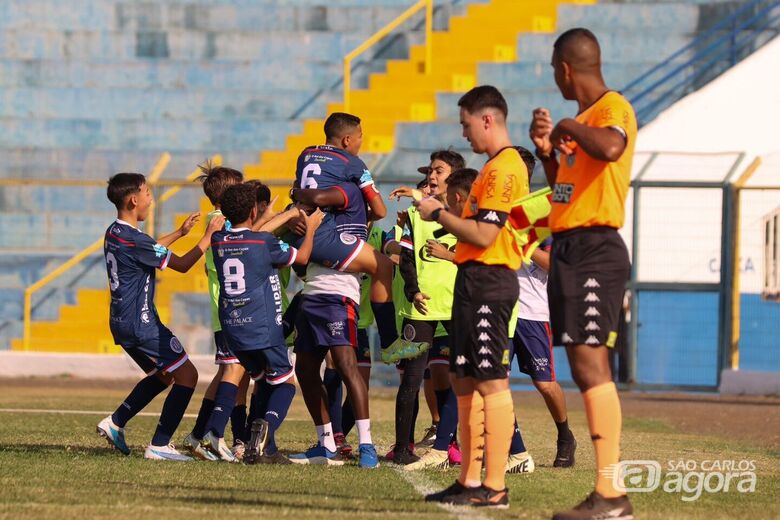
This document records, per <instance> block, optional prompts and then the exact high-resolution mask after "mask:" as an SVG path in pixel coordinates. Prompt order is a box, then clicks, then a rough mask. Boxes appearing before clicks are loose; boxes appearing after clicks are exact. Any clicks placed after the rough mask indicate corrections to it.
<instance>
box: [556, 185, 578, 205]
mask: <svg viewBox="0 0 780 520" xmlns="http://www.w3.org/2000/svg"><path fill="white" fill-rule="evenodd" d="M573 194H574V184H559V183H556V184H555V189H554V190H553V198H552V201H553V202H561V203H563V204H568V203H569V201H570V200H571V196H572V195H573Z"/></svg>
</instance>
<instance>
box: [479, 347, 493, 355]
mask: <svg viewBox="0 0 780 520" xmlns="http://www.w3.org/2000/svg"><path fill="white" fill-rule="evenodd" d="M479 353H480V354H483V355H487V354H490V349H489V348H487V347H486V346H484V345H482V348H481V349H479Z"/></svg>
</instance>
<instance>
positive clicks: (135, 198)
mask: <svg viewBox="0 0 780 520" xmlns="http://www.w3.org/2000/svg"><path fill="white" fill-rule="evenodd" d="M153 200H154V198H153V197H152V190H150V189H149V186H148V185H147V184H146V183H143V184H142V185H141V188H140V189H139V190H138V193H135V194H133V195H130V203H131V207H133V206H134V207H135V215H136V218H137V219H138V220H139V221H144V220H146V217H147V216H149V209H150V208H151V207H152V201H153Z"/></svg>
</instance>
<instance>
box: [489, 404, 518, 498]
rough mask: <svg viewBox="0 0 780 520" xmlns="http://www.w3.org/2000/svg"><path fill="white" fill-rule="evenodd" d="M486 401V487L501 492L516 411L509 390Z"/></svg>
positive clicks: (504, 485)
mask: <svg viewBox="0 0 780 520" xmlns="http://www.w3.org/2000/svg"><path fill="white" fill-rule="evenodd" d="M484 400H485V482H484V484H485V486H487V487H489V488H490V489H493V490H496V491H501V490H502V489H504V488H506V483H505V482H504V475H505V473H506V463H507V459H508V458H509V445H510V444H511V443H512V435H513V434H514V424H515V413H514V412H515V409H514V406H513V404H512V394H511V393H510V392H509V390H503V391H501V392H496V393H495V394H490V395H486V396H485V397H484Z"/></svg>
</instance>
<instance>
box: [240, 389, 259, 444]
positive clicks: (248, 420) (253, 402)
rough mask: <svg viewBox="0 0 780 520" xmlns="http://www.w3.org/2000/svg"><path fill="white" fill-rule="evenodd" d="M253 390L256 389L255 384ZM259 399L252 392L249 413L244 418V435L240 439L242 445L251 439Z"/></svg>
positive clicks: (256, 394)
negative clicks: (242, 442)
mask: <svg viewBox="0 0 780 520" xmlns="http://www.w3.org/2000/svg"><path fill="white" fill-rule="evenodd" d="M255 388H257V383H255ZM259 399H260V398H259V397H258V393H257V392H256V391H255V392H252V395H251V397H250V398H249V413H248V414H247V416H246V425H245V429H244V435H243V437H241V439H242V440H243V441H244V443H247V442H249V439H250V438H251V437H252V422H254V420H255V419H257V401H258V400H259Z"/></svg>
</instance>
